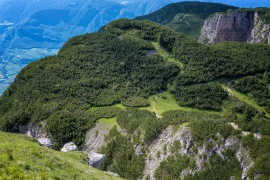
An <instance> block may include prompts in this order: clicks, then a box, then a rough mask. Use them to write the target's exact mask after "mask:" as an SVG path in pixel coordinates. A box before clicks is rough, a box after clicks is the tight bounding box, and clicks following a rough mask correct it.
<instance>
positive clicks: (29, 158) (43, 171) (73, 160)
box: [0, 132, 118, 179]
mask: <svg viewBox="0 0 270 180" xmlns="http://www.w3.org/2000/svg"><path fill="white" fill-rule="evenodd" d="M0 141H1V144H0V179H118V178H116V177H114V176H111V175H108V174H106V173H104V172H101V171H99V170H96V169H94V168H92V167H89V166H88V165H87V164H88V160H87V155H85V154H83V153H82V152H69V153H63V152H58V151H54V150H51V149H48V148H45V147H42V146H40V145H39V144H38V142H37V141H36V140H34V139H32V138H30V137H27V136H25V135H19V134H11V133H3V132H0Z"/></svg>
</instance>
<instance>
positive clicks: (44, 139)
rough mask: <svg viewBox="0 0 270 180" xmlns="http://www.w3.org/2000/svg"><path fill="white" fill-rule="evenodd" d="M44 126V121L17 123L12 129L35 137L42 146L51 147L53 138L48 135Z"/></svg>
mask: <svg viewBox="0 0 270 180" xmlns="http://www.w3.org/2000/svg"><path fill="white" fill-rule="evenodd" d="M44 127H45V122H41V123H40V124H31V125H17V126H14V127H13V130H14V131H18V132H19V133H23V134H26V135H27V136H30V137H33V138H35V139H37V140H38V142H39V143H40V144H41V145H42V146H45V147H48V148H52V146H53V144H54V141H53V138H50V137H49V136H48V134H47V132H46V131H45V128H44Z"/></svg>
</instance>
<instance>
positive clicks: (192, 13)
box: [136, 2, 237, 39]
mask: <svg viewBox="0 0 270 180" xmlns="http://www.w3.org/2000/svg"><path fill="white" fill-rule="evenodd" d="M236 8H237V7H234V6H229V5H224V4H219V3H203V2H179V3H173V4H169V5H167V6H165V7H163V8H161V9H159V10H157V11H155V12H153V13H151V14H148V15H145V16H140V17H137V18H136V19H138V20H151V21H153V22H156V23H159V24H161V25H166V26H168V27H170V28H172V29H173V30H175V31H178V32H182V33H184V34H187V35H189V36H191V37H193V38H195V39H197V38H198V37H199V36H200V33H201V28H202V27H203V23H204V20H205V19H206V18H207V17H208V16H209V15H211V14H213V13H216V12H226V11H227V10H228V9H236Z"/></svg>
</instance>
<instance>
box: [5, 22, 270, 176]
mask: <svg viewBox="0 0 270 180" xmlns="http://www.w3.org/2000/svg"><path fill="white" fill-rule="evenodd" d="M269 57H270V46H268V45H266V44H257V45H250V44H242V43H220V44H218V45H213V46H207V45H203V44H200V43H198V42H197V41H196V40H195V39H193V38H191V37H188V36H186V35H184V34H182V33H179V32H175V31H173V30H172V29H170V28H168V27H164V26H161V25H159V24H156V23H153V22H151V21H140V20H128V19H121V20H118V21H114V22H112V23H110V24H108V25H107V26H106V31H105V32H100V33H93V34H86V35H83V36H77V37H74V38H72V39H70V40H69V41H68V42H67V43H66V44H65V45H64V46H63V47H62V49H61V50H60V51H59V53H58V55H56V56H52V57H47V58H44V59H41V60H39V61H37V62H34V63H31V64H29V65H28V66H27V67H25V68H24V69H23V70H22V71H21V72H20V73H19V75H18V76H17V77H16V79H15V81H14V83H13V84H11V86H10V87H9V88H8V89H7V90H6V91H5V92H4V94H3V96H2V97H1V98H0V117H1V118H0V129H1V130H3V131H16V130H17V131H18V130H19V125H23V124H28V125H30V124H34V125H37V126H41V125H42V124H43V123H45V124H46V126H45V127H44V128H45V130H46V131H47V133H48V134H49V135H50V136H51V137H53V138H54V140H55V142H56V143H55V145H54V148H56V149H59V148H60V147H61V146H62V145H63V144H64V143H66V142H69V141H75V142H76V144H77V145H79V146H80V147H82V146H83V144H84V141H85V135H86V132H87V131H88V130H89V129H91V128H92V127H93V126H94V125H95V123H96V122H98V120H101V121H104V120H105V119H104V118H106V120H108V121H107V122H106V123H111V124H112V125H113V124H116V125H117V126H115V127H114V128H112V129H111V130H110V131H109V134H107V135H106V136H105V138H104V141H105V142H106V143H107V145H104V146H103V147H102V148H101V149H100V150H99V151H100V152H101V153H103V154H105V155H106V159H105V161H104V162H103V164H102V166H101V169H103V170H109V171H113V172H117V173H119V174H120V176H121V177H123V178H127V179H137V178H138V177H139V178H142V177H146V176H147V177H148V175H147V173H148V171H146V170H145V168H147V167H148V165H149V164H148V162H151V161H152V160H153V159H155V157H156V158H159V157H162V162H161V159H160V160H159V161H157V162H158V164H156V167H155V168H156V169H154V171H155V170H156V171H155V172H154V173H152V174H150V176H149V177H156V178H157V179H175V178H176V176H178V175H179V174H182V171H184V172H194V173H196V176H194V178H195V179H204V178H206V177H207V175H208V174H210V173H211V169H215V171H214V172H215V173H213V172H212V173H211V176H209V177H211V179H222V178H223V175H224V174H226V178H230V177H232V176H233V177H235V178H236V179H237V178H240V177H241V174H242V177H247V176H248V177H257V176H260V177H261V178H262V179H263V178H266V179H267V178H269V173H268V171H267V170H265V168H266V169H267V167H268V162H269V161H268V159H269V158H268V157H270V156H269V152H270V151H267V150H268V149H269V147H270V145H269V142H267V139H269V135H270V119H269V117H270V114H269V113H270V110H269V94H270V90H269V83H270V73H269V69H270V61H269ZM110 121H112V122H110ZM41 122H42V123H41ZM231 124H232V125H231ZM170 126H174V127H176V128H175V130H173V131H174V132H175V133H176V134H177V133H179V134H184V136H185V137H186V136H187V137H189V138H190V137H192V143H191V144H187V143H183V142H187V141H186V140H179V139H177V141H179V142H180V141H181V142H182V144H181V145H179V142H177V141H176V142H175V143H174V142H171V141H170V138H169V137H173V136H174V134H173V132H172V134H171V135H170V136H168V135H164V136H166V137H168V138H167V139H163V141H165V142H166V141H167V143H168V144H167V145H168V149H167V147H165V146H164V147H163V148H162V147H158V149H159V150H157V153H156V154H155V155H153V154H151V153H152V151H151V148H153V147H152V145H154V144H155V143H156V142H157V141H158V140H159V138H158V137H159V135H160V134H162V133H163V131H164V130H165V131H166V130H167V129H168V127H170ZM177 127H182V128H180V130H179V128H177ZM120 128H121V130H119V129H120ZM242 131H243V132H242ZM247 134H249V136H246V135H247ZM96 136H98V132H97V133H96ZM177 137H178V136H177ZM190 142H191V141H190ZM227 142H229V144H230V143H231V144H232V145H231V146H232V147H231V146H229V147H227V146H228V143H227ZM252 142H255V143H254V144H255V145H254V144H253V143H252ZM226 144H227V145H226ZM216 147H217V148H216ZM221 147H222V148H221ZM256 148H257V149H256ZM161 149H162V152H164V156H163V154H161ZM258 150H260V151H263V152H264V153H263V154H261V153H258V152H259V151H258ZM153 152H156V151H153ZM158 152H159V153H158ZM167 152H170V154H166V153H167ZM181 152H185V153H184V154H183V153H181ZM213 152H216V154H218V155H213ZM179 154H182V155H183V156H188V158H185V157H180V156H179ZM237 154H240V155H237ZM167 155H170V156H167ZM171 155H172V156H171ZM153 156H154V157H153ZM242 156H243V157H242ZM164 157H166V158H164ZM244 157H245V158H244ZM264 160H267V161H264ZM244 161H245V162H244ZM159 163H160V164H159ZM150 164H151V163H150ZM170 164H175V167H179V168H175V169H173V174H172V176H168V175H169V174H171V172H170V171H168V170H170V169H171V168H172V167H171V166H170ZM243 164H244V165H243ZM241 165H242V166H243V167H244V166H245V169H244V168H242V169H241V168H240V167H241ZM202 167H203V168H202ZM223 167H226V168H223ZM149 169H153V168H149ZM175 175H176V176H175ZM179 176H180V175H179ZM181 176H182V175H181ZM191 176H192V175H190V174H188V173H186V174H184V175H183V177H186V178H187V179H192V177H191Z"/></svg>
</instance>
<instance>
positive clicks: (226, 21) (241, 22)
mask: <svg viewBox="0 0 270 180" xmlns="http://www.w3.org/2000/svg"><path fill="white" fill-rule="evenodd" d="M269 28H270V24H265V21H264V20H263V19H261V17H260V14H259V13H257V12H252V11H250V12H249V11H243V12H239V11H233V12H231V13H229V14H219V13H216V14H215V15H213V16H212V17H209V18H207V19H206V20H205V22H204V26H203V28H202V30H201V36H200V37H199V39H198V41H199V42H201V43H207V44H215V43H219V42H223V41H237V42H248V43H252V44H254V43H260V42H263V43H268V44H269V43H270V31H269Z"/></svg>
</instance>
